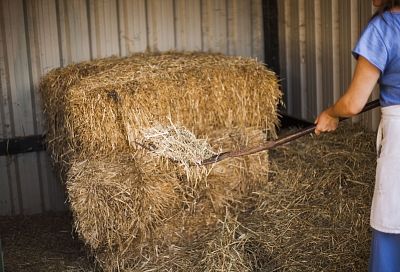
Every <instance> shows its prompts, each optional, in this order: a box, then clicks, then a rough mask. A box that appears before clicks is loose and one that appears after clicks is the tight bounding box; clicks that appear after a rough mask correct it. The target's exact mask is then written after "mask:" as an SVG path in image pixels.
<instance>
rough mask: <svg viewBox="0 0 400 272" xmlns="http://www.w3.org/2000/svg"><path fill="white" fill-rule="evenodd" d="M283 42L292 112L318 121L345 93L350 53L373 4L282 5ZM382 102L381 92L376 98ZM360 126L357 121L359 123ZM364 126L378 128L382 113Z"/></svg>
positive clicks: (293, 1) (360, 0)
mask: <svg viewBox="0 0 400 272" xmlns="http://www.w3.org/2000/svg"><path fill="white" fill-rule="evenodd" d="M278 12H279V20H278V21H279V22H278V24H279V41H280V47H279V50H280V64H281V73H280V75H281V79H282V87H283V89H284V92H285V103H286V110H287V113H288V114H290V115H293V116H295V117H297V118H301V119H305V120H309V121H313V120H314V119H315V117H316V116H317V115H318V113H319V112H321V111H322V110H323V109H324V108H326V107H328V106H329V105H331V104H332V103H334V102H335V101H336V100H337V99H338V98H339V97H340V95H341V94H343V92H344V91H345V90H346V88H347V86H348V84H349V83H350V81H351V78H352V73H353V70H354V68H355V60H354V59H353V58H352V55H351V50H352V48H353V47H354V45H355V43H356V41H357V39H358V37H359V35H360V32H361V31H362V29H363V28H364V27H365V25H366V24H367V22H368V20H369V18H370V17H371V15H372V13H373V8H372V4H371V1H370V0H351V1H348V0H280V1H278ZM376 97H377V91H375V92H374V93H373V96H372V98H376ZM354 120H355V121H358V118H355V119H354ZM361 120H362V122H363V123H364V124H365V125H367V126H368V127H370V128H373V129H374V128H376V127H377V124H378V120H379V113H378V111H377V110H375V111H374V112H372V113H368V114H364V115H363V117H362V118H361Z"/></svg>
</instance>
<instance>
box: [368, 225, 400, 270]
mask: <svg viewBox="0 0 400 272" xmlns="http://www.w3.org/2000/svg"><path fill="white" fill-rule="evenodd" d="M369 271H370V272H400V234H392V233H384V232H380V231H377V230H374V229H373V230H372V241H371V256H370V260H369Z"/></svg>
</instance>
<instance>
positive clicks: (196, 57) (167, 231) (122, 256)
mask: <svg viewBox="0 0 400 272" xmlns="http://www.w3.org/2000/svg"><path fill="white" fill-rule="evenodd" d="M41 91H42V95H43V101H44V109H45V112H46V113H47V118H48V132H47V137H48V147H49V150H50V152H51V154H52V157H53V159H54V161H55V163H56V165H57V167H58V169H59V171H60V174H61V176H62V178H63V179H64V180H65V182H66V184H67V190H68V195H69V201H70V205H71V209H72V211H73V213H74V217H75V225H76V229H77V232H78V233H79V235H80V236H81V237H82V238H83V240H84V241H85V243H86V244H87V245H88V246H89V248H90V249H91V250H92V252H93V254H94V256H95V257H96V259H97V260H98V261H99V263H100V264H101V266H102V267H103V268H104V269H106V270H109V271H113V270H127V269H136V268H137V267H140V266H141V265H144V263H150V262H153V263H158V260H159V259H160V258H161V257H160V256H164V257H162V258H164V259H165V258H167V257H168V256H172V255H174V256H179V254H178V255H177V254H169V252H171V248H175V249H176V248H184V247H185V245H187V244H196V243H197V244H199V245H201V248H200V249H198V250H197V251H196V252H203V253H204V252H207V250H212V249H213V248H214V247H215V245H213V244H212V243H208V244H207V243H203V242H199V241H200V240H199V239H203V240H204V239H209V238H207V237H210V233H218V229H219V228H218V226H219V225H221V224H220V223H218V222H224V218H226V217H227V211H228V210H229V211H230V212H229V214H232V215H230V216H229V218H235V214H237V212H236V211H237V208H238V206H239V204H240V202H241V200H243V199H245V198H246V197H248V196H249V195H251V193H252V192H253V191H254V190H256V189H257V188H258V187H259V186H262V184H263V183H264V182H266V180H267V179H266V176H267V169H268V161H267V154H266V153H260V154H256V155H252V156H248V157H245V158H234V159H229V160H226V161H225V162H221V163H220V164H218V165H216V166H215V167H212V166H211V167H208V168H207V169H206V170H205V171H200V172H196V171H195V172H194V173H195V174H194V175H190V174H189V172H190V171H191V169H189V168H188V167H187V165H182V164H179V163H176V162H171V160H169V159H168V158H165V157H163V156H158V155H157V154H154V152H150V151H149V150H147V149H146V148H143V146H142V144H143V143H145V142H146V137H145V136H146V135H147V134H146V132H148V131H149V129H151V128H154V127H156V126H160V125H161V126H163V127H167V126H169V125H171V124H172V125H174V126H181V127H183V128H185V129H187V130H189V131H191V132H192V133H193V134H194V135H195V136H196V137H197V138H202V139H207V140H208V142H209V144H210V145H209V149H210V150H214V151H223V150H225V149H234V148H239V147H243V146H247V145H255V144H259V143H260V142H261V141H264V140H266V139H267V138H271V137H274V136H275V125H276V124H277V113H276V107H277V104H278V103H279V100H280V96H281V94H280V92H279V90H278V84H277V79H276V77H275V75H274V73H272V72H271V71H268V70H267V69H266V68H265V67H264V66H263V65H261V64H260V63H257V62H256V61H254V60H251V59H242V58H238V57H227V56H222V55H209V54H178V53H167V54H137V55H133V56H131V57H129V58H123V59H117V58H110V59H103V60H97V61H93V62H86V63H81V64H76V65H71V66H68V67H66V68H62V69H56V70H54V71H52V72H50V73H49V74H48V75H47V76H46V77H44V78H43V80H42V82H41ZM207 154H208V153H207ZM203 170H204V169H203ZM198 173H200V174H198ZM221 220H222V221H221ZM225 221H226V220H225ZM233 221H234V220H233ZM227 225H229V224H228V223H226V224H222V226H223V227H222V230H225V231H222V232H220V233H226V226H227ZM229 231H231V230H229ZM229 231H228V233H229ZM231 238H232V237H231ZM233 238H234V237H233ZM207 245H208V249H207ZM225 248H226V247H225ZM214 251H215V250H214ZM232 251H236V250H235V249H232ZM204 254H205V256H207V258H200V259H199V260H198V262H197V264H198V270H199V271H204V263H210V260H211V259H213V258H214V257H215V258H216V259H215V262H214V263H215V266H221V269H224V268H222V266H223V265H226V261H222V262H221V261H219V260H220V257H218V254H214V255H209V254H206V253H204ZM232 254H233V253H232ZM239 255H240V254H239ZM182 256H183V255H182ZM184 256H185V257H182V258H181V259H182V260H183V261H180V262H175V264H174V265H176V263H182V262H183V263H187V264H189V265H190V266H189V267H192V268H193V267H195V266H196V264H195V263H193V260H189V259H190V258H191V257H189V256H188V255H187V254H184ZM239 259H240V260H241V261H240V262H241V263H243V260H242V259H241V258H238V260H239ZM204 260H206V261H204ZM211 262H213V261H211ZM161 263H164V264H166V263H170V264H171V265H172V263H171V262H161ZM167 266H168V265H167ZM232 267H237V270H238V271H243V269H242V268H243V266H241V265H235V264H233V266H232ZM170 268H171V267H169V268H168V267H165V269H166V270H168V269H170ZM181 268H182V269H183V270H187V267H186V268H183V266H182V267H181ZM215 268H216V267H215ZM193 269H194V268H193ZM213 269H214V268H213Z"/></svg>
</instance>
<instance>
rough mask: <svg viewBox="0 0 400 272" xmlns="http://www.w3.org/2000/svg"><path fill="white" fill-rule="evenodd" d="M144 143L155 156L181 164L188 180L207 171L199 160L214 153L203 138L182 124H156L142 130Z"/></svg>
mask: <svg viewBox="0 0 400 272" xmlns="http://www.w3.org/2000/svg"><path fill="white" fill-rule="evenodd" d="M143 138H144V144H145V145H147V146H149V147H150V149H151V151H152V153H154V154H155V155H156V156H160V157H166V158H168V159H170V160H172V161H173V162H175V163H178V164H179V165H181V166H182V167H183V168H184V170H185V172H186V176H187V178H188V180H191V179H197V178H200V177H202V176H204V175H207V174H208V173H209V169H208V168H206V167H202V166H201V162H202V161H203V160H205V159H207V158H209V157H211V156H213V155H215V154H216V153H215V152H214V151H213V150H212V149H211V146H210V144H209V143H208V142H207V140H205V139H197V138H196V136H195V135H194V134H193V133H192V132H190V131H189V130H187V129H186V128H184V127H182V126H176V125H174V124H172V123H171V125H169V126H162V125H161V124H157V125H155V126H152V127H150V128H146V129H144V130H143Z"/></svg>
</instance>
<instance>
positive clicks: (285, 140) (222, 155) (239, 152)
mask: <svg viewBox="0 0 400 272" xmlns="http://www.w3.org/2000/svg"><path fill="white" fill-rule="evenodd" d="M379 105H380V103H379V100H374V101H372V102H369V103H367V104H366V105H365V107H364V108H363V110H362V111H361V112H360V113H363V112H366V111H369V110H372V109H374V108H377V107H379ZM347 119H349V118H348V117H346V118H340V119H339V121H344V120H347ZM315 128H316V125H312V126H309V127H307V128H304V129H301V130H300V131H297V132H295V133H292V134H289V135H286V136H284V137H282V138H279V139H277V140H275V141H269V142H266V143H263V144H261V145H259V146H256V147H249V148H244V149H239V150H234V151H228V152H224V153H220V154H217V155H214V156H212V157H211V158H208V159H206V160H204V161H202V162H201V165H207V164H213V163H216V162H219V161H222V160H224V159H226V158H233V157H240V156H245V155H251V154H254V153H257V152H260V151H264V150H267V149H271V148H274V147H276V146H280V145H283V144H286V143H288V142H291V141H294V140H296V139H298V138H300V137H302V136H305V135H307V134H309V133H312V132H314V130H315Z"/></svg>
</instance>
